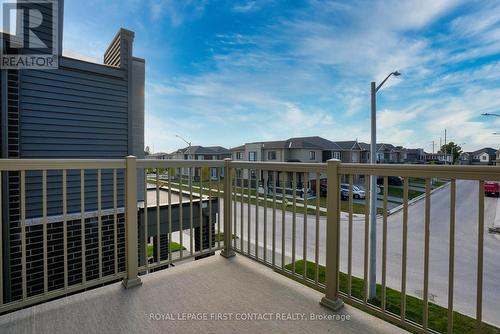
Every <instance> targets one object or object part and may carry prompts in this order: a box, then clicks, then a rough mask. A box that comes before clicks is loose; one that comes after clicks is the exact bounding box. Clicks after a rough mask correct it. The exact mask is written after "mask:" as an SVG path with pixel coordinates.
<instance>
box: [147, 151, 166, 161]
mask: <svg viewBox="0 0 500 334" xmlns="http://www.w3.org/2000/svg"><path fill="white" fill-rule="evenodd" d="M144 158H145V159H150V160H169V159H172V155H171V154H170V153H165V152H158V153H151V154H148V155H146V156H145V157H144Z"/></svg>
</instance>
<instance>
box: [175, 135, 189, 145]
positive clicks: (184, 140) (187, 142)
mask: <svg viewBox="0 0 500 334" xmlns="http://www.w3.org/2000/svg"><path fill="white" fill-rule="evenodd" d="M175 136H176V137H177V138H179V139H180V140H182V141H183V142H185V143H186V144H188V145H189V146H191V142H190V141H187V140H186V139H184V138H182V137H181V136H179V135H175Z"/></svg>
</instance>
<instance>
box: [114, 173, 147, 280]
mask: <svg viewBox="0 0 500 334" xmlns="http://www.w3.org/2000/svg"><path fill="white" fill-rule="evenodd" d="M144 175H146V173H144ZM147 184H148V183H147V182H146V180H144V186H145V187H146V186H147ZM146 195H147V194H146ZM117 211H118V191H117V175H116V168H114V169H113V243H114V245H113V250H114V262H115V275H118V212H117ZM144 218H146V216H144ZM144 221H145V222H146V221H147V220H144Z"/></svg>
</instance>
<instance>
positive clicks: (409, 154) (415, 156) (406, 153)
mask: <svg viewBox="0 0 500 334" xmlns="http://www.w3.org/2000/svg"><path fill="white" fill-rule="evenodd" d="M426 155H427V153H425V151H424V150H423V149H421V148H408V149H404V150H403V160H404V162H405V163H407V164H424V163H425V157H426Z"/></svg>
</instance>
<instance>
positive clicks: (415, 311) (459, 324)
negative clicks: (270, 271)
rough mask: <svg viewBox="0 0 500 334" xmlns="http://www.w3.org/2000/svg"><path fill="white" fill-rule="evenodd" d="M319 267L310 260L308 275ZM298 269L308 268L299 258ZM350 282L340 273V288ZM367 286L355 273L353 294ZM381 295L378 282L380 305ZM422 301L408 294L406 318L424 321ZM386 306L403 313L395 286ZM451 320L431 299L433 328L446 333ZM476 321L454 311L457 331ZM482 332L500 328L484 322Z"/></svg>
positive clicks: (468, 329)
mask: <svg viewBox="0 0 500 334" xmlns="http://www.w3.org/2000/svg"><path fill="white" fill-rule="evenodd" d="M292 267H293V265H292V263H289V264H287V265H286V266H285V268H286V269H288V270H292ZM315 270H316V264H315V263H314V262H310V261H307V271H306V275H307V277H308V278H310V279H313V280H314V278H315ZM295 271H296V272H297V273H298V274H302V273H303V272H304V261H303V260H299V261H296V262H295ZM318 276H319V282H321V283H324V282H325V267H324V266H321V265H320V266H319V273H318ZM347 284H348V278H347V274H345V273H342V272H341V273H340V282H339V286H340V291H342V292H345V293H347ZM363 287H364V282H363V279H361V278H359V277H354V276H352V286H351V294H352V296H353V297H356V298H358V299H361V300H362V299H363ZM380 295H381V286H380V285H379V284H377V298H375V299H374V300H371V301H370V303H371V304H374V305H377V306H380ZM422 305H423V302H422V300H421V299H419V298H416V297H412V296H406V318H407V319H408V320H411V321H413V322H416V323H418V324H421V323H422ZM386 310H387V311H389V312H391V313H394V314H397V315H399V314H400V310H401V294H400V293H399V291H396V290H394V289H390V288H386ZM369 313H372V314H373V315H374V316H377V314H376V313H375V312H369ZM447 323H448V310H447V309H446V308H444V307H441V306H438V305H436V304H433V303H429V328H431V329H433V330H435V331H437V332H439V333H446V330H447ZM475 326H476V321H475V320H474V319H473V318H471V317H468V316H466V315H463V314H461V313H457V312H453V332H454V333H460V334H462V333H463V334H465V333H473V332H474V331H475ZM480 333H485V334H493V333H496V334H498V333H500V329H499V328H497V327H493V326H491V325H488V324H483V325H482V326H481V330H480Z"/></svg>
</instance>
